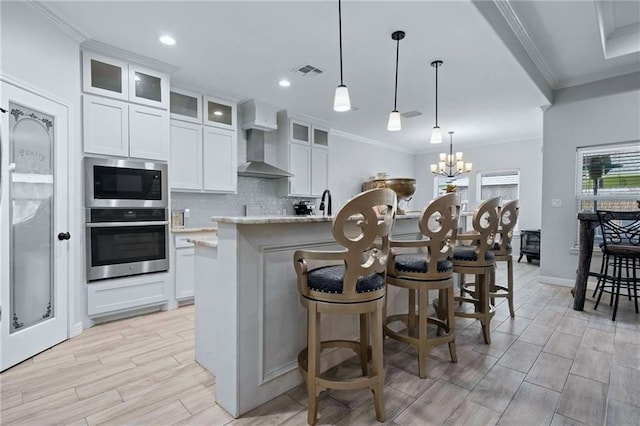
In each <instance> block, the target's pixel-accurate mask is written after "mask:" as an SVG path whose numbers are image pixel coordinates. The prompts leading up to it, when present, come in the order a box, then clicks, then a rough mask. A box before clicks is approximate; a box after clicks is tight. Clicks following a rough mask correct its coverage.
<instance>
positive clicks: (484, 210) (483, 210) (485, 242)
mask: <svg viewBox="0 0 640 426" xmlns="http://www.w3.org/2000/svg"><path fill="white" fill-rule="evenodd" d="M499 206H500V197H496V198H490V199H488V200H486V201H483V202H482V203H481V204H480V205H479V206H478V208H477V209H476V211H475V212H474V214H473V230H474V231H475V232H477V233H478V234H479V235H478V238H477V240H476V241H477V245H476V258H477V259H478V262H479V263H484V260H483V259H487V258H488V257H487V256H486V253H487V252H488V251H490V250H491V249H492V248H493V243H494V242H495V239H496V233H497V231H498V224H499V223H500V219H499V217H498V207H499Z"/></svg>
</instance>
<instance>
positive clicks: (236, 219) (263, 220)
mask: <svg viewBox="0 0 640 426" xmlns="http://www.w3.org/2000/svg"><path fill="white" fill-rule="evenodd" d="M419 216H420V212H408V213H407V214H403V215H397V216H396V220H400V219H416V218H418V217H419ZM332 220H333V217H332V216H212V217H211V221H212V222H218V223H234V224H237V225H265V224H280V223H315V222H331V221H332Z"/></svg>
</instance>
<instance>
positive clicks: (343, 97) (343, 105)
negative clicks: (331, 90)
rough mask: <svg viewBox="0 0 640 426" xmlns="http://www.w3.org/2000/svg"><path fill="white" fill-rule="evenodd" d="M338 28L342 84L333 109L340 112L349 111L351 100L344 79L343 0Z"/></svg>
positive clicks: (337, 92) (340, 6) (339, 2)
mask: <svg viewBox="0 0 640 426" xmlns="http://www.w3.org/2000/svg"><path fill="white" fill-rule="evenodd" d="M338 28H339V34H340V85H339V86H338V87H336V96H335V97H334V98H333V110H334V111H338V112H344V111H349V110H350V109H351V101H350V100H349V89H347V86H345V84H344V81H343V79H342V1H341V0H338Z"/></svg>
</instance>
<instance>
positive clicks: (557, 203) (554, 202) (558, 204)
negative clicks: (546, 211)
mask: <svg viewBox="0 0 640 426" xmlns="http://www.w3.org/2000/svg"><path fill="white" fill-rule="evenodd" d="M551 207H562V199H561V198H554V199H552V200H551Z"/></svg>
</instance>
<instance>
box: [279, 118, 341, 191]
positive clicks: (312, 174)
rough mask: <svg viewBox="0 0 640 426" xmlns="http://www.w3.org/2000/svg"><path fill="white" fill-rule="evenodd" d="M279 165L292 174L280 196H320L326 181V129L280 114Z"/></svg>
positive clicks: (316, 124)
mask: <svg viewBox="0 0 640 426" xmlns="http://www.w3.org/2000/svg"><path fill="white" fill-rule="evenodd" d="M278 165H279V166H280V167H281V168H283V169H285V170H287V171H288V172H290V173H292V174H293V177H290V178H288V180H287V186H286V188H284V189H283V190H282V191H281V192H282V195H286V196H302V197H320V196H321V195H322V192H323V191H324V190H325V189H327V187H328V181H329V128H328V126H326V125H323V124H322V123H319V122H318V123H316V122H314V121H312V120H310V119H306V120H305V119H301V118H298V117H296V116H291V115H290V114H289V113H288V112H287V111H280V112H279V113H278Z"/></svg>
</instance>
